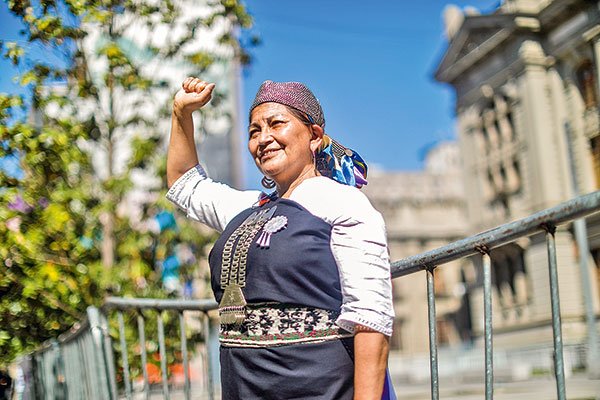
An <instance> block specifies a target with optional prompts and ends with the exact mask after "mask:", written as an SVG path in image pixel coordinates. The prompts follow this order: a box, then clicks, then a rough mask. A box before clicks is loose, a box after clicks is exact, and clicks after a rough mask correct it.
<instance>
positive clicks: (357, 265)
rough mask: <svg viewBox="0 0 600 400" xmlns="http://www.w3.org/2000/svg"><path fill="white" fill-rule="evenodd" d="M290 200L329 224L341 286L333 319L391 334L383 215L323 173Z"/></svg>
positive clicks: (349, 326)
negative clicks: (336, 315)
mask: <svg viewBox="0 0 600 400" xmlns="http://www.w3.org/2000/svg"><path fill="white" fill-rule="evenodd" d="M292 199H293V200H296V201H298V202H299V203H300V204H302V205H303V206H304V207H305V208H307V209H308V210H309V211H310V212H311V213H313V214H314V215H317V216H319V217H321V218H323V219H324V220H326V221H327V222H328V223H330V224H331V225H332V232H331V250H332V253H333V256H334V257H335V261H336V263H337V266H338V270H339V274H340V284H341V289H342V309H341V313H340V316H339V317H338V319H337V321H336V322H337V324H338V325H339V326H340V327H342V328H344V329H346V330H348V331H350V332H353V331H354V327H355V325H357V324H359V325H364V326H367V327H369V328H371V329H374V330H376V331H378V332H381V333H383V334H385V335H387V336H390V335H391V334H392V325H393V321H394V309H393V303H392V283H391V278H390V260H389V254H388V248H387V239H386V232H385V224H384V222H383V218H382V217H381V214H379V212H377V211H376V210H375V209H374V208H373V206H372V205H371V203H370V202H369V200H368V199H367V197H366V196H365V195H364V194H363V193H362V192H360V191H359V190H358V189H356V188H353V187H349V186H344V185H341V184H338V183H336V182H333V181H330V180H329V179H327V178H314V180H312V179H308V180H306V181H305V182H304V183H303V184H302V185H300V186H299V187H298V188H297V189H296V190H295V191H294V192H293V193H292Z"/></svg>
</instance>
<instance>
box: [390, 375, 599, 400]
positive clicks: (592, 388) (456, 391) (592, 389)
mask: <svg viewBox="0 0 600 400" xmlns="http://www.w3.org/2000/svg"><path fill="white" fill-rule="evenodd" d="M394 388H395V389H396V395H397V396H398V400H429V399H431V389H430V386H429V384H428V383H427V384H407V383H394ZM439 392H440V398H441V399H444V400H481V399H484V398H485V384H484V383H483V382H481V384H473V383H468V384H466V383H465V384H456V383H451V382H448V383H445V382H444V381H441V382H440V388H439ZM566 394H567V399H569V400H600V380H590V379H587V378H586V377H585V376H573V377H571V378H569V379H567V381H566ZM494 399H495V400H524V399H535V400H555V399H557V395H556V382H555V381H554V379H550V378H539V379H534V380H529V381H523V382H511V383H497V384H495V385H494Z"/></svg>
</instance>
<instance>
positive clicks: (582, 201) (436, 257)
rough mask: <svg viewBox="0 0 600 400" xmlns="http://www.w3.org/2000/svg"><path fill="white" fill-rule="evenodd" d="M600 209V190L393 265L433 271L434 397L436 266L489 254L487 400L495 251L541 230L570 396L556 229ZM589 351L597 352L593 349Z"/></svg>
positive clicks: (558, 371) (399, 271) (396, 272)
mask: <svg viewBox="0 0 600 400" xmlns="http://www.w3.org/2000/svg"><path fill="white" fill-rule="evenodd" d="M597 211H600V191H599V192H594V193H590V194H587V195H583V196H579V197H577V198H575V199H572V200H569V201H567V202H564V203H562V204H560V205H558V206H556V207H552V208H549V209H546V210H543V211H540V212H538V213H535V214H532V215H530V216H529V217H526V218H523V219H521V220H518V221H514V222H511V223H508V224H504V225H501V226H499V227H497V228H494V229H491V230H489V231H486V232H482V233H479V234H477V235H475V236H471V237H468V238H466V239H462V240H459V241H457V242H454V243H450V244H448V245H446V246H443V247H440V248H438V249H435V250H432V251H428V252H425V253H423V254H419V255H416V256H413V257H409V258H405V259H403V260H400V261H397V262H394V263H393V264H392V278H398V277H401V276H405V275H408V274H412V273H414V272H417V271H423V270H425V271H427V306H428V313H429V352H430V369H431V398H432V400H438V399H439V377H438V352H437V327H436V311H435V293H434V281H435V276H434V271H435V269H436V268H438V267H439V266H440V265H442V264H446V263H449V262H451V261H455V260H458V259H461V258H465V257H469V256H472V255H476V254H481V255H482V257H483V293H484V295H483V299H484V349H485V350H484V351H485V398H486V400H491V399H492V398H493V392H494V364H493V346H492V334H493V332H492V270H491V266H492V262H491V257H490V251H491V250H492V249H494V248H496V247H499V246H502V245H504V244H507V243H510V242H513V241H515V240H517V239H519V238H521V237H525V236H529V235H532V234H535V233H539V232H545V233H546V243H547V250H548V268H549V279H550V299H551V308H552V330H553V337H554V357H553V359H554V374H555V376H556V393H557V396H558V399H559V400H565V399H566V391H565V373H564V359H563V342H562V332H561V316H560V300H559V291H558V275H557V263H556V243H555V240H554V233H555V231H556V227H557V226H558V225H560V224H563V223H566V222H569V221H573V220H575V219H577V218H582V217H585V216H587V215H590V214H592V213H595V212H597ZM586 240H587V239H586ZM592 326H595V321H592ZM594 329H595V328H593V330H594ZM593 330H592V332H593ZM590 336H592V335H590ZM590 344H591V347H595V346H596V341H595V340H594V338H592V340H590ZM589 351H592V350H591V349H590V350H589Z"/></svg>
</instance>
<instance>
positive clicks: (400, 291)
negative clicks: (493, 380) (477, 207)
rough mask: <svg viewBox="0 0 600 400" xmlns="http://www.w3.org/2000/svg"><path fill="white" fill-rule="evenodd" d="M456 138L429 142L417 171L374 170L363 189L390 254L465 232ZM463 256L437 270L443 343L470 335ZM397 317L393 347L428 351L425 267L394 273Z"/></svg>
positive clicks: (403, 350)
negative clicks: (379, 216)
mask: <svg viewBox="0 0 600 400" xmlns="http://www.w3.org/2000/svg"><path fill="white" fill-rule="evenodd" d="M458 150H459V149H458V146H457V144H456V143H452V142H444V143H440V144H438V145H436V146H435V147H433V148H431V149H430V150H429V152H428V153H427V156H426V158H425V168H424V170H423V171H416V172H383V171H372V172H370V174H369V184H368V185H367V186H365V187H364V189H363V191H364V192H365V194H366V195H367V196H368V197H369V199H370V200H371V202H372V203H373V205H374V206H375V208H376V209H377V210H379V211H380V212H381V213H382V215H383V217H384V219H385V221H386V226H387V233H388V242H389V248H390V256H391V259H392V260H399V259H402V258H405V257H409V256H412V255H415V254H418V253H421V252H424V251H427V250H431V249H434V248H437V247H440V246H443V245H445V244H447V243H450V242H452V241H454V240H458V239H461V238H463V237H464V236H465V235H466V233H467V225H466V216H465V208H464V202H465V199H464V192H463V187H462V180H461V178H462V176H461V169H460V158H459V151H458ZM462 264H463V263H462V262H456V263H452V264H448V265H445V266H444V268H440V269H438V270H437V271H436V288H435V290H436V295H437V300H436V301H437V317H438V318H437V320H438V321H437V325H438V329H439V339H440V343H441V344H442V345H445V344H457V343H460V342H461V341H462V340H463V339H469V335H470V333H469V332H470V324H469V318H468V304H467V303H466V302H467V301H468V299H467V298H466V297H465V296H464V289H463V288H464V284H463V281H464V279H463V277H462V275H461V273H462V272H461V271H462V270H461V265H462ZM393 284H394V308H395V311H396V319H395V326H394V336H393V337H392V349H394V350H398V351H400V352H401V353H403V354H418V353H424V352H427V351H428V346H429V339H428V336H427V331H428V323H427V287H426V277H425V273H424V272H419V273H415V274H411V275H408V276H405V277H403V278H401V279H395V280H394V281H393Z"/></svg>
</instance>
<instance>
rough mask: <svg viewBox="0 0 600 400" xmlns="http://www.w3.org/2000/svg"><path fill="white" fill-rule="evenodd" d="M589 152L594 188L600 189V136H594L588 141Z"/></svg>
mask: <svg viewBox="0 0 600 400" xmlns="http://www.w3.org/2000/svg"><path fill="white" fill-rule="evenodd" d="M590 150H591V152H592V164H593V166H594V175H595V177H596V188H600V136H596V137H595V138H592V139H591V140H590Z"/></svg>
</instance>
